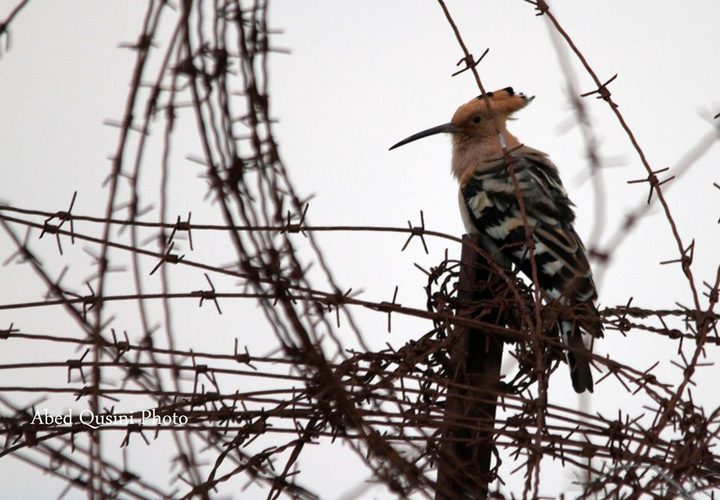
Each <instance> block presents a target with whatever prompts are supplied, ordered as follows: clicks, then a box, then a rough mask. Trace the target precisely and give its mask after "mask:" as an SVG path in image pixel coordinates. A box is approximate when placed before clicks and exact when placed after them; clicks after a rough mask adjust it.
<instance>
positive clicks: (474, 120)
mask: <svg viewBox="0 0 720 500" xmlns="http://www.w3.org/2000/svg"><path fill="white" fill-rule="evenodd" d="M481 121H482V118H480V117H479V116H476V117H475V118H473V123H480V122H481Z"/></svg>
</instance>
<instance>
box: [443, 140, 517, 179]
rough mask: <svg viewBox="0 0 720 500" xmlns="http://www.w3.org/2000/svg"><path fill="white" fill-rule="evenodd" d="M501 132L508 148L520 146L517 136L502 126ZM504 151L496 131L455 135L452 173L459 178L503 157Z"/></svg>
mask: <svg viewBox="0 0 720 500" xmlns="http://www.w3.org/2000/svg"><path fill="white" fill-rule="evenodd" d="M500 133H501V134H502V135H503V137H504V138H505V147H506V150H510V149H513V148H516V147H518V146H520V141H518V139H517V137H515V136H514V135H512V134H511V133H510V132H508V131H507V129H506V128H504V127H503V128H502V129H501V131H500ZM503 154H504V152H503V148H502V146H501V144H500V139H499V137H498V136H497V135H496V134H495V133H491V134H487V135H472V136H469V135H454V136H453V152H452V173H453V175H454V176H455V177H456V178H457V179H458V180H461V179H463V178H464V177H465V176H466V175H467V174H469V173H470V172H472V171H475V170H477V169H481V168H482V166H483V165H484V164H486V163H488V162H490V161H492V160H497V159H499V158H502V156H503Z"/></svg>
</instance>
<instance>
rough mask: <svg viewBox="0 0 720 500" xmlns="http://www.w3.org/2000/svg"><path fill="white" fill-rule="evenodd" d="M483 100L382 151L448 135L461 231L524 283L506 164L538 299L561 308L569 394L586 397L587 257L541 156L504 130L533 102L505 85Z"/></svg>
mask: <svg viewBox="0 0 720 500" xmlns="http://www.w3.org/2000/svg"><path fill="white" fill-rule="evenodd" d="M485 95H486V98H485V97H483V96H479V97H477V98H475V99H473V100H471V101H469V102H467V103H465V104H463V105H462V106H460V107H459V108H458V110H457V111H456V112H455V115H454V116H453V118H452V121H450V123H446V124H444V125H439V126H437V127H433V128H430V129H428V130H425V131H423V132H419V133H417V134H414V135H412V136H410V137H408V138H407V139H404V140H402V141H400V142H398V143H397V144H395V145H394V146H393V147H391V148H390V149H395V148H397V147H399V146H402V145H405V144H408V143H409V142H412V141H415V140H417V139H422V138H423V137H428V136H430V135H435V134H440V133H448V134H451V136H452V173H453V175H454V176H455V177H456V178H457V179H458V181H459V183H460V193H459V201H460V212H461V215H462V218H463V222H464V224H465V229H466V230H467V232H468V233H476V234H479V239H480V242H481V245H482V247H483V249H484V250H485V251H486V252H487V253H488V254H490V255H493V256H494V258H495V260H496V261H497V262H498V264H500V265H501V266H503V267H505V268H508V269H509V268H510V267H511V266H512V265H515V266H517V267H518V268H519V269H520V270H521V271H522V272H523V273H524V274H525V275H526V276H528V277H529V278H530V279H531V280H532V276H533V273H532V263H531V261H530V252H529V251H528V248H527V245H526V242H527V241H528V240H527V236H526V228H525V223H524V222H523V214H522V212H521V208H520V204H519V202H518V197H517V195H516V190H515V187H516V186H515V183H514V181H513V178H512V176H511V174H510V171H509V168H508V167H509V165H510V164H512V167H513V171H514V175H515V180H516V182H517V188H518V191H519V194H520V196H521V197H522V200H523V205H524V211H525V219H526V221H527V226H528V229H529V230H530V232H531V237H532V240H533V243H534V245H533V246H534V249H533V252H532V253H533V256H534V259H535V267H536V270H537V277H538V284H539V286H540V290H541V293H542V295H543V298H544V299H545V301H546V302H553V301H556V302H557V303H559V304H561V306H562V309H561V312H560V314H559V317H560V319H559V320H558V322H557V323H558V331H559V333H560V339H561V341H562V343H563V345H564V346H565V348H566V351H565V357H566V361H567V363H568V365H569V366H570V376H571V378H572V385H573V388H574V389H575V391H576V392H578V393H581V392H584V391H590V392H592V391H593V378H592V373H591V371H590V364H589V352H590V350H589V349H588V347H586V345H585V343H584V342H583V334H589V335H590V336H592V337H602V323H601V321H600V316H599V314H598V312H597V309H596V308H595V300H596V299H597V292H596V290H595V283H594V282H593V277H592V271H591V269H590V265H589V263H588V258H587V252H586V250H585V247H584V245H583V243H582V241H581V240H580V237H579V236H578V235H577V233H576V232H575V228H574V227H573V222H574V220H575V213H574V211H573V206H574V205H573V203H572V202H571V201H570V199H569V198H568V195H567V192H566V191H565V188H564V187H563V185H562V182H561V181H560V176H559V174H558V169H557V167H556V166H555V165H554V164H553V163H552V162H551V161H550V159H549V158H548V156H547V155H546V154H545V153H543V152H541V151H538V150H537V149H533V148H530V147H527V146H524V145H523V144H521V143H520V141H518V139H517V137H515V136H514V135H512V134H511V133H510V132H508V130H507V128H506V123H507V120H508V118H509V117H510V116H511V115H512V114H513V113H515V112H516V111H519V110H520V109H522V108H524V107H525V106H527V105H528V104H529V103H530V102H531V101H532V100H533V99H534V97H530V98H528V97H526V96H525V95H524V94H522V93H515V92H514V91H513V89H512V87H507V88H504V89H502V90H498V91H495V92H487V93H486V94H485ZM488 104H489V105H488ZM506 153H507V155H506Z"/></svg>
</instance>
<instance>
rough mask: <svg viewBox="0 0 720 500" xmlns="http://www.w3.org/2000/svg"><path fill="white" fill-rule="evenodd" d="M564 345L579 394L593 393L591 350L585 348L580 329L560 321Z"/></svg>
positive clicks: (576, 390)
mask: <svg viewBox="0 0 720 500" xmlns="http://www.w3.org/2000/svg"><path fill="white" fill-rule="evenodd" d="M558 323H559V324H558V326H559V328H560V332H561V336H562V340H563V343H564V344H565V345H566V346H567V348H568V350H567V351H566V358H567V363H568V365H569V366H570V378H571V379H572V385H573V389H575V392H577V393H583V392H585V391H589V392H593V376H592V372H591V371H590V356H589V355H590V350H589V349H588V348H587V347H585V344H584V342H583V339H582V333H581V330H580V327H579V326H578V325H576V324H574V323H573V322H570V321H559V322H558Z"/></svg>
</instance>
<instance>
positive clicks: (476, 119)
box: [390, 87, 534, 149]
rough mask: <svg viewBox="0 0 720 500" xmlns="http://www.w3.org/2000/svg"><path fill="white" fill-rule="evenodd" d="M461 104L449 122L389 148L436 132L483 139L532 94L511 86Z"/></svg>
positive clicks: (526, 103) (499, 128)
mask: <svg viewBox="0 0 720 500" xmlns="http://www.w3.org/2000/svg"><path fill="white" fill-rule="evenodd" d="M485 95H486V96H487V99H485V98H484V97H483V96H478V97H476V98H474V99H472V100H471V101H469V102H466V103H465V104H463V105H462V106H460V107H459V108H458V109H457V111H455V114H454V115H453V117H452V120H451V121H450V122H449V123H445V124H443V125H438V126H437V127H432V128H429V129H427V130H423V131H422V132H418V133H417V134H414V135H411V136H410V137H408V138H407V139H403V140H402V141H400V142H398V143H397V144H395V145H394V146H393V147H391V148H390V149H395V148H398V147H400V146H404V145H405V144H408V143H410V142H413V141H416V140H418V139H422V138H423V137H429V136H431V135H435V134H441V133H445V134H452V136H453V138H455V139H457V140H463V139H473V138H477V139H482V138H485V137H495V136H496V134H497V132H502V131H504V130H505V122H506V121H507V119H508V118H509V117H510V116H511V115H512V114H513V113H515V112H516V111H519V110H521V109H522V108H524V107H525V106H527V105H528V104H529V103H530V102H531V101H532V100H533V99H534V97H526V96H525V94H523V93H516V92H515V91H514V90H513V88H512V87H506V88H504V89H502V90H496V91H494V92H487V93H486V94H485Z"/></svg>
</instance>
